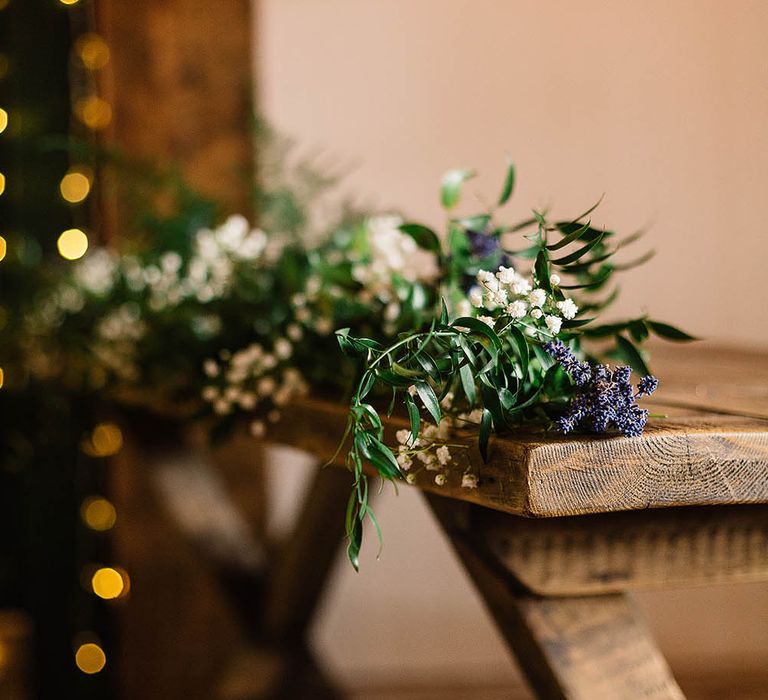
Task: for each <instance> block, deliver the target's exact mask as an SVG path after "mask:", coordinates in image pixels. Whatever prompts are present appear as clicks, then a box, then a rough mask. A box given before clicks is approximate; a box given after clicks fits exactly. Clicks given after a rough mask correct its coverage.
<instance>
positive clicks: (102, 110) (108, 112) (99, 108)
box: [75, 95, 112, 130]
mask: <svg viewBox="0 0 768 700" xmlns="http://www.w3.org/2000/svg"><path fill="white" fill-rule="evenodd" d="M75 113H76V114H77V116H78V118H79V119H80V121H81V122H83V124H85V125H86V126H87V127H88V128H89V129H94V130H98V129H103V128H104V127H106V126H108V125H109V123H110V122H111V121H112V107H110V106H109V103H108V102H106V101H104V100H102V99H101V98H100V97H98V96H97V95H91V96H90V97H86V98H84V99H82V100H79V101H78V102H77V103H76V104H75Z"/></svg>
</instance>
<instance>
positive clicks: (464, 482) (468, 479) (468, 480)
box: [461, 474, 477, 489]
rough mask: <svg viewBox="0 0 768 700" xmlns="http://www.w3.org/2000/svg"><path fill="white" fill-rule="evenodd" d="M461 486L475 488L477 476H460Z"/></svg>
mask: <svg viewBox="0 0 768 700" xmlns="http://www.w3.org/2000/svg"><path fill="white" fill-rule="evenodd" d="M461 486H462V488H465V489H476V488H477V477H476V476H475V475H474V474H464V476H462V477H461Z"/></svg>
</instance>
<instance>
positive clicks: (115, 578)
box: [91, 566, 128, 600]
mask: <svg viewBox="0 0 768 700" xmlns="http://www.w3.org/2000/svg"><path fill="white" fill-rule="evenodd" d="M127 578H128V576H127V574H124V573H122V572H120V571H118V570H117V569H113V568H112V567H110V566H105V567H103V568H101V569H97V570H96V572H95V573H94V574H93V576H92V577H91V588H92V589H93V592H94V593H95V594H96V595H97V596H99V598H104V600H113V599H114V598H119V597H120V596H121V595H122V594H123V593H124V592H125V591H126V590H127V585H126V584H127Z"/></svg>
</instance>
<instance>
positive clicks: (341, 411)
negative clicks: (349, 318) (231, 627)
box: [264, 346, 768, 700]
mask: <svg viewBox="0 0 768 700" xmlns="http://www.w3.org/2000/svg"><path fill="white" fill-rule="evenodd" d="M655 359H656V362H655V367H656V368H658V369H657V370H656V371H657V373H658V374H659V376H660V377H661V378H662V382H663V384H662V387H663V388H662V390H660V392H659V398H658V399H657V400H655V401H652V402H651V401H649V402H648V404H649V406H650V405H651V404H652V405H653V410H654V412H664V413H665V414H667V416H668V417H667V418H665V419H655V420H652V421H651V422H650V424H649V426H648V428H647V430H646V432H645V434H644V435H643V436H642V437H641V438H631V439H629V438H622V437H615V438H614V437H585V436H578V437H571V436H567V437H564V436H547V437H541V436H522V435H511V436H507V437H504V438H501V439H496V440H495V441H492V444H491V450H490V455H489V461H488V462H487V463H485V464H483V463H482V462H481V460H480V458H479V455H477V454H475V455H473V457H472V459H473V460H476V467H477V473H478V474H479V477H480V483H479V488H477V489H476V490H468V489H463V488H461V486H460V484H459V483H458V481H459V479H460V475H456V476H454V477H449V482H448V484H446V485H445V486H442V487H440V486H436V485H435V484H434V482H433V481H432V475H431V474H430V473H429V472H426V471H425V472H422V474H421V475H420V477H419V479H418V481H417V484H416V487H417V488H419V489H421V490H422V492H423V493H424V497H425V498H426V499H427V501H428V503H429V505H430V507H431V509H432V511H433V512H434V514H435V516H436V517H437V519H438V521H439V523H440V525H441V527H442V528H443V530H444V531H445V533H446V534H447V535H448V537H449V539H450V541H451V543H452V544H453V547H454V549H455V551H456V554H457V555H458V557H459V558H460V560H461V561H462V563H463V565H464V566H465V567H466V569H467V571H468V573H469V574H470V576H471V578H472V580H473V581H474V583H475V585H476V587H477V589H478V591H479V593H480V594H481V596H482V598H483V599H484V601H485V603H486V605H487V607H488V609H489V611H490V613H491V614H492V616H493V618H494V620H495V621H496V623H497V625H498V627H499V629H500V631H501V632H502V634H503V635H504V637H505V639H506V640H507V642H508V644H509V647H510V649H511V650H512V651H513V652H514V654H515V655H516V656H517V658H518V661H519V663H520V666H521V668H522V670H523V672H524V673H525V674H526V676H527V678H528V680H529V682H530V684H531V686H532V688H533V689H534V691H535V692H536V693H537V695H538V696H539V697H541V698H584V699H585V700H587V699H589V700H593V699H599V698H621V699H630V698H682V697H683V694H682V692H681V690H680V688H679V687H678V685H677V683H676V682H675V680H674V678H673V677H672V674H671V673H670V670H669V667H668V666H667V664H666V662H665V660H664V658H663V657H662V655H661V654H660V652H659V650H658V649H657V648H656V646H655V644H654V642H653V640H652V638H651V637H650V635H649V633H648V631H647V629H646V627H645V625H644V623H643V621H642V620H641V619H640V617H639V616H638V614H637V610H636V608H635V606H634V604H633V602H632V600H631V598H630V597H629V596H628V594H627V592H628V591H631V590H633V589H637V588H647V587H662V586H667V585H673V584H674V585H678V584H685V585H688V584H710V583H723V582H735V581H753V580H768V506H766V505H764V504H766V503H768V359H766V355H765V354H763V353H757V352H756V353H745V352H735V351H726V350H713V349H711V348H707V347H693V348H691V347H684V348H681V347H680V346H676V347H674V348H664V349H663V350H661V351H660V352H658V353H657V357H656V358H655ZM291 414H292V417H291V420H290V423H288V422H284V423H282V424H279V425H278V426H277V427H276V431H275V433H273V434H272V436H271V439H273V440H276V441H279V442H285V443H289V444H292V445H294V446H297V447H300V448H303V449H305V450H308V451H310V452H312V453H313V454H315V455H317V457H318V458H319V459H323V458H326V459H327V457H328V455H330V454H332V453H333V451H334V449H335V447H336V443H337V441H338V439H339V436H340V435H341V434H342V432H343V429H344V425H345V421H346V410H345V408H344V407H340V406H338V405H335V404H333V403H328V402H323V401H317V400H306V401H304V402H302V403H301V404H300V405H298V406H296V407H295V408H294V409H293V410H292V411H291ZM400 427H404V422H401V421H398V420H395V419H393V420H391V421H390V422H389V425H388V429H389V431H390V432H393V431H394V430H395V429H397V428H400ZM391 437H392V436H391V435H390V439H391ZM349 481H350V479H349V474H348V473H346V472H344V471H338V470H331V469H326V470H321V471H319V472H318V474H317V475H316V477H315V482H314V484H313V486H312V490H311V491H310V494H311V498H309V499H308V500H307V504H306V507H305V509H304V511H303V513H302V516H301V518H300V520H299V522H298V524H297V528H296V532H295V534H294V537H293V538H292V539H291V540H290V542H289V543H288V544H287V546H286V549H285V550H284V553H283V556H282V557H281V561H280V562H279V564H278V566H277V568H276V569H275V572H274V575H273V576H272V578H271V587H270V590H269V593H268V596H267V604H266V607H265V618H264V628H265V630H267V633H268V636H270V637H271V638H274V639H278V638H295V639H298V638H301V636H302V635H303V632H304V631H305V630H306V628H307V625H308V624H309V620H310V618H311V614H312V611H313V610H314V607H315V604H316V602H317V599H318V597H319V595H320V592H321V590H322V587H323V584H324V581H325V577H326V575H327V573H328V571H329V567H330V564H331V560H332V558H333V555H334V553H335V551H336V548H337V546H338V541H339V540H338V538H339V535H340V534H341V514H342V511H343V506H344V503H345V500H346V497H347V494H348V488H349ZM329 522H330V523H334V524H335V523H338V525H334V527H335V530H334V529H333V528H331V529H332V530H333V532H332V533H331V534H330V535H329V530H328V523H329Z"/></svg>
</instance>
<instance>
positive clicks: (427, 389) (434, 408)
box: [415, 382, 440, 425]
mask: <svg viewBox="0 0 768 700" xmlns="http://www.w3.org/2000/svg"><path fill="white" fill-rule="evenodd" d="M415 386H416V393H417V394H418V395H419V398H420V399H421V400H422V402H423V403H424V408H426V409H427V411H428V412H429V415H430V416H432V419H433V420H434V421H435V425H438V424H439V423H440V402H439V401H438V400H437V396H435V392H434V390H433V389H432V387H431V386H429V384H427V383H426V382H418V383H417V384H416V385H415Z"/></svg>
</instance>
